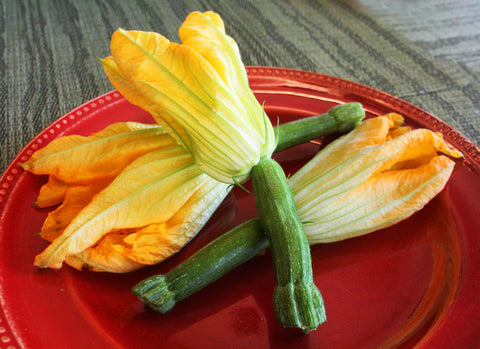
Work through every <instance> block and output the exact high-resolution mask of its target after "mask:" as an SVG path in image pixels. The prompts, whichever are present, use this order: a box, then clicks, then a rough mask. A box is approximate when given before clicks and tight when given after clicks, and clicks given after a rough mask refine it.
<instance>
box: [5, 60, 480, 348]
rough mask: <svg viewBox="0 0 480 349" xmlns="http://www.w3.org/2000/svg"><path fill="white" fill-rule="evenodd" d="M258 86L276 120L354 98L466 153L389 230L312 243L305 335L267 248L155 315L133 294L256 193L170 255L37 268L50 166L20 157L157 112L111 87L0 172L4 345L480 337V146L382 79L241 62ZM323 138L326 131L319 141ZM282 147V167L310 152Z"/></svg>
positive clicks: (312, 147) (239, 216) (426, 343)
mask: <svg viewBox="0 0 480 349" xmlns="http://www.w3.org/2000/svg"><path fill="white" fill-rule="evenodd" d="M248 73H249V77H250V82H251V86H252V89H253V91H254V92H255V94H256V96H257V97H258V99H259V100H260V101H261V102H263V101H265V108H266V111H267V113H268V115H269V116H270V117H271V118H272V119H273V120H275V122H276V120H277V119H279V120H280V122H285V121H290V120H294V119H296V118H300V117H305V116H308V115H314V114H319V113H322V112H325V111H327V110H328V109H329V108H330V107H332V106H334V105H336V104H338V103H344V102H360V103H362V104H363V106H364V108H365V110H366V111H367V115H368V116H376V115H381V114H386V113H388V112H392V111H395V112H398V113H400V114H402V115H404V116H405V118H406V121H407V123H409V124H411V125H413V126H415V127H428V128H431V129H433V130H435V131H440V132H442V133H443V134H444V136H445V138H446V139H447V140H448V141H449V142H450V143H451V144H453V145H454V146H456V147H457V148H458V149H459V150H460V151H461V152H463V153H464V154H465V155H466V157H465V161H464V162H463V163H462V164H460V165H458V167H457V168H456V169H455V171H454V173H453V175H452V178H451V179H450V181H449V183H448V185H447V186H446V188H445V190H444V191H443V192H442V193H441V194H440V195H438V196H437V197H436V198H435V199H434V200H432V201H431V202H430V203H429V204H428V205H427V206H426V207H425V208H424V209H423V210H422V211H420V212H418V213H417V214H415V215H414V216H412V217H411V218H409V219H408V220H406V221H404V222H401V223H399V224H397V225H395V226H393V227H391V228H388V229H384V230H381V231H378V232H375V233H372V234H370V235H367V236H364V237H360V238H355V239H351V240H347V241H344V242H339V243H334V244H329V245H317V246H314V247H312V259H313V269H314V278H315V283H316V284H317V285H318V287H319V288H320V290H321V291H322V294H323V297H324V300H325V304H326V311H327V317H328V321H327V322H326V323H325V324H323V325H321V326H320V327H319V329H318V330H317V331H314V332H312V333H310V334H309V335H302V334H300V333H299V332H298V331H296V330H293V329H285V328H282V327H281V326H279V325H278V324H277V322H276V320H275V315H274V312H273V308H272V292H273V288H274V278H273V269H272V264H271V258H270V255H269V252H268V251H267V252H265V254H263V255H261V256H258V257H255V258H254V259H253V260H251V261H249V262H247V263H246V264H244V265H242V266H241V267H239V268H237V269H236V270H234V271H233V272H231V273H230V274H228V275H226V276H225V277H223V278H222V279H220V280H219V281H217V282H216V283H214V284H212V285H210V286H209V287H207V288H205V289H204V290H202V291H201V292H199V293H197V294H196V295H194V296H192V297H191V298H189V299H187V300H185V301H183V302H181V303H179V304H178V305H177V306H176V307H175V308H174V309H173V310H172V311H171V312H170V313H168V314H166V315H161V314H159V313H155V312H153V311H151V310H150V309H145V308H144V306H143V304H142V303H141V302H140V301H139V300H137V298H136V297H135V296H133V295H132V294H131V293H130V288H131V287H132V286H133V285H135V284H136V283H137V282H139V281H140V280H142V279H144V278H146V277H148V276H151V275H153V274H155V273H164V272H166V271H168V270H169V269H171V268H172V267H173V266H175V265H177V264H178V263H180V262H181V261H182V260H184V259H185V258H187V257H188V256H189V255H191V254H192V253H193V252H194V251H196V250H197V249H198V248H200V247H201V246H203V245H204V244H206V243H207V242H208V241H210V240H212V239H213V238H214V237H216V236H218V235H219V234H221V233H223V232H225V231H226V230H228V229H230V228H231V227H233V226H235V225H237V224H238V223H240V222H242V221H244V220H246V219H248V218H251V217H253V216H255V215H256V214H255V209H254V201H253V198H252V197H251V196H249V195H247V194H246V193H245V192H243V191H241V190H234V191H233V193H232V194H231V195H229V196H228V197H227V199H226V200H225V202H224V203H223V204H222V205H221V207H220V208H219V210H218V211H217V212H216V213H215V215H214V216H213V217H212V219H211V220H210V222H209V223H208V225H207V226H206V227H205V229H204V230H203V231H202V232H201V233H200V234H199V235H198V236H197V237H196V238H195V239H194V240H193V241H192V242H191V243H190V244H189V245H187V246H186V247H185V248H184V249H183V250H182V251H181V252H180V253H178V254H177V255H175V256H174V257H172V258H171V259H169V260H168V261H166V262H164V263H162V264H160V265H157V266H153V267H148V268H145V269H142V270H140V271H137V272H134V273H130V274H126V275H110V274H103V273H91V272H78V271H75V270H73V269H71V268H69V267H64V268H62V269H61V270H58V271H56V270H39V269H37V268H35V267H34V266H33V258H34V256H35V255H36V254H38V253H39V252H40V251H41V250H42V249H43V248H44V247H45V246H46V242H45V241H43V240H42V239H41V238H40V237H38V236H36V235H35V234H37V233H38V232H39V230H40V227H41V224H42V221H43V219H44V218H45V216H46V214H47V210H41V209H36V208H34V207H33V206H32V202H34V201H35V199H36V196H37V194H38V190H39V188H40V186H41V185H42V184H43V183H45V181H46V178H44V177H36V176H33V175H30V174H27V173H24V172H23V171H22V170H21V169H20V168H19V167H18V164H19V163H21V162H23V161H25V160H26V159H28V157H29V156H30V155H31V154H32V153H33V152H34V151H35V150H37V149H39V148H40V147H42V146H44V145H45V144H46V143H48V142H50V141H51V140H52V139H54V138H57V137H60V136H64V135H68V134H82V135H88V134H90V133H91V132H95V131H99V130H100V129H102V128H104V127H105V126H107V125H108V124H110V123H113V122H116V121H127V120H133V121H140V122H152V119H151V117H150V116H149V115H148V114H147V113H145V112H144V111H142V110H140V109H139V108H137V107H134V106H132V105H130V104H129V103H128V102H126V100H125V99H124V98H123V97H122V96H121V95H119V94H118V93H117V92H115V91H112V92H111V93H108V94H106V95H103V96H100V97H98V98H96V99H94V100H92V101H90V102H88V103H86V104H84V105H82V106H80V107H78V108H76V109H75V110H73V111H71V112H70V113H68V114H67V115H65V116H63V117H62V118H60V119H59V120H57V121H56V122H54V123H53V124H52V125H50V126H49V127H48V128H47V129H45V130H44V131H43V132H41V133H40V134H39V135H38V136H37V137H36V138H34V139H33V140H32V141H31V142H30V143H29V144H28V145H27V146H26V147H25V148H24V149H23V150H22V151H21V152H20V153H19V154H18V156H17V157H16V158H15V159H14V160H13V161H12V163H11V165H10V166H9V167H8V168H7V170H6V171H5V172H4V174H3V176H2V177H1V179H0V302H1V309H0V347H2V348H3V347H11V348H20V347H25V348H320V347H321V348H336V349H339V348H356V349H358V348H382V347H384V348H389V347H406V348H410V347H414V346H416V347H420V348H478V347H480V339H479V337H480V336H479V335H478V333H480V306H479V296H480V268H479V266H480V238H479V234H480V219H479V217H480V152H479V149H478V148H477V147H476V146H475V145H474V144H472V143H471V142H470V141H468V140H467V139H465V138H464V137H463V136H462V135H461V134H459V133H458V132H457V131H455V130H454V129H453V128H451V127H450V126H449V125H447V124H445V123H443V122H442V121H440V120H438V119H437V118H435V117H434V116H432V115H430V114H428V113H427V112H425V111H423V110H421V109H419V108H417V107H415V106H413V105H411V104H409V103H407V102H405V101H403V100H401V99H398V98H395V97H393V96H391V95H388V94H386V93H383V92H381V91H378V90H375V89H372V88H369V87H366V86H363V85H360V84H356V83H353V82H349V81H345V80H342V79H338V78H334V77H330V76H326V75H321V74H316V73H309V72H304V71H296V70H288V69H281V68H278V69H277V68H262V67H249V68H248ZM326 141H327V140H323V143H325V142H326ZM318 148H319V146H318V145H317V144H306V145H303V146H299V147H296V148H293V149H291V150H287V151H284V152H282V153H279V154H277V156H276V158H277V160H278V161H279V162H280V163H281V164H282V166H283V167H284V169H285V171H286V172H287V173H291V172H293V171H295V170H296V169H297V168H298V167H299V166H301V165H302V164H303V163H304V162H305V161H307V160H308V159H309V158H310V157H311V156H312V155H313V154H314V153H315V152H316V151H317V150H318Z"/></svg>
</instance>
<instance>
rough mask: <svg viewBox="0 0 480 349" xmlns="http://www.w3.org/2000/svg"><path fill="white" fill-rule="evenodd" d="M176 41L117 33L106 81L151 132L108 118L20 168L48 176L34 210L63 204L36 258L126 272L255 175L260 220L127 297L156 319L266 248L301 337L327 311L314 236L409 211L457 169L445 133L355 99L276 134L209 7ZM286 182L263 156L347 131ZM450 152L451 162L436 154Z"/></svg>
mask: <svg viewBox="0 0 480 349" xmlns="http://www.w3.org/2000/svg"><path fill="white" fill-rule="evenodd" d="M179 35H180V38H181V40H182V44H176V43H173V42H170V41H169V40H168V39H166V38H165V37H163V36H161V35H159V34H156V33H148V32H139V31H124V30H121V29H119V30H117V31H116V32H115V33H114V34H113V36H112V41H111V52H112V56H110V57H107V58H105V59H103V60H102V64H103V67H104V70H105V73H106V74H107V76H108V78H109V79H110V81H111V82H112V84H113V85H114V86H115V88H116V89H117V90H118V91H119V92H120V93H122V94H123V95H124V96H125V97H126V98H127V99H128V100H129V101H130V102H131V103H133V104H136V105H138V106H140V107H141V108H143V109H144V110H146V111H148V112H150V113H151V115H152V116H153V117H154V119H155V120H156V121H157V122H158V125H144V124H139V123H134V122H127V123H118V124H113V125H111V126H109V127H107V128H105V129H104V130H102V131H100V132H98V133H96V134H93V135H91V136H89V137H81V136H68V137H62V138H60V139H57V140H55V141H53V142H52V143H50V144H49V145H47V146H46V147H45V148H43V149H41V150H39V151H38V152H36V153H35V154H33V155H32V157H31V159H30V160H29V161H28V162H26V163H25V164H23V168H24V169H25V170H27V171H30V172H32V173H34V174H39V175H48V176H49V181H48V182H47V184H46V185H44V186H43V187H42V188H41V190H40V194H39V197H38V200H37V205H38V206H39V207H50V206H54V205H60V206H59V207H58V208H57V209H56V210H54V211H52V212H51V213H50V214H49V215H48V217H47V219H46V220H45V223H44V225H43V227H42V231H41V236H42V238H44V239H46V240H48V241H49V242H50V245H49V246H48V247H47V248H46V249H45V250H44V251H43V252H42V253H40V254H39V255H38V256H37V257H36V258H35V262H34V263H35V265H37V266H38V267H42V268H44V267H50V268H60V267H61V266H62V265H63V263H64V262H65V263H67V264H69V265H71V266H73V267H75V268H77V269H84V268H86V269H89V270H92V271H108V272H128V271H133V270H135V269H138V268H140V267H142V266H145V265H151V264H156V263H159V262H161V261H162V260H164V259H165V258H168V257H169V256H171V255H172V254H174V253H176V252H178V251H179V250H180V249H181V248H182V247H183V246H184V245H185V244H186V243H188V241H189V240H190V239H192V238H193V237H194V236H195V235H196V234H197V233H198V232H199V231H200V230H201V228H202V227H203V226H204V225H205V223H206V222H207V221H208V219H209V218H210V216H211V215H212V214H213V212H214V211H215V210H216V208H217V207H218V206H219V204H220V203H221V202H222V201H223V199H224V198H225V197H226V195H227V194H228V193H229V191H230V190H231V187H232V185H239V186H241V185H242V183H244V182H245V181H247V180H248V179H250V178H252V184H253V191H254V193H253V194H254V195H255V202H256V206H257V211H258V216H259V217H258V219H255V220H252V221H249V222H246V223H244V224H242V225H241V226H239V227H237V228H235V229H234V230H232V231H231V232H228V233H227V234H225V235H223V236H221V237H220V238H218V239H217V240H215V241H213V242H212V243H211V244H209V245H207V246H206V247H204V248H203V249H202V250H200V251H198V252H197V254H195V255H194V256H192V257H191V258H190V259H189V260H187V261H185V262H184V263H182V264H180V265H179V266H177V267H176V268H174V269H173V270H172V271H170V272H169V273H167V274H166V275H157V276H153V277H151V278H149V279H146V280H144V281H143V282H141V283H140V284H138V285H136V286H135V287H134V288H133V292H134V293H135V294H136V295H137V296H138V297H139V298H140V299H142V300H143V301H144V302H145V303H146V304H148V305H149V306H151V307H152V308H154V309H155V310H158V311H160V312H167V311H169V310H170V309H171V308H173V307H174V305H175V303H176V302H177V301H180V300H182V299H185V298H186V297H188V296H190V295H191V294H193V293H194V292H196V291H198V290H199V289H201V288H203V287H204V286H206V285H208V284H209V283H211V282H213V281H214V280H216V279H217V278H219V277H220V276H222V275H223V274H225V273H226V272H228V271H229V270H231V269H232V268H234V267H235V266H237V265H239V264H241V263H243V262H245V261H246V260H248V259H250V258H251V257H253V256H254V255H255V254H257V253H258V252H260V251H262V250H264V249H265V248H267V247H268V246H270V248H271V249H272V256H273V262H274V267H275V268H274V269H275V279H276V283H277V286H276V288H275V291H274V295H273V297H274V308H275V313H276V315H277V319H278V321H279V323H280V324H282V325H283V326H288V327H297V328H300V329H301V330H303V331H304V332H309V331H311V330H314V329H316V328H317V327H318V325H319V324H321V323H322V322H324V321H325V320H326V316H325V309H324V305H323V300H322V296H321V294H320V291H319V290H318V289H317V287H316V286H315V284H314V282H313V274H312V266H311V258H310V248H309V243H310V244H313V243H325V242H332V241H338V240H342V239H346V238H350V237H354V236H358V235H362V234H366V233H369V232H372V231H375V230H378V229H381V228H383V227H386V226H389V225H392V224H395V223H396V222H398V221H400V220H402V219H405V218H407V217H409V216H410V215H411V214H412V213H414V212H415V211H418V210H419V209H421V208H422V207H423V206H424V205H425V204H426V203H427V202H428V201H429V200H430V199H431V198H433V197H434V196H435V195H436V194H437V193H438V192H440V191H441V190H442V188H443V187H444V186H445V184H446V182H447V180H448V178H449V177H450V174H451V172H452V170H453V165H454V162H453V161H452V160H451V159H450V158H449V157H460V156H461V154H460V153H458V152H457V151H455V150H454V149H450V148H449V147H448V146H447V145H446V143H445V142H444V141H443V140H442V138H441V135H438V134H435V133H433V132H431V131H429V130H425V129H419V130H410V129H409V128H407V127H402V126H401V125H402V124H403V118H402V117H401V116H400V115H398V114H393V113H392V114H388V115H386V116H382V117H377V118H372V119H368V120H366V121H363V122H361V123H360V120H362V119H363V118H364V116H365V113H364V111H363V109H362V107H361V105H360V104H358V103H349V104H345V105H339V106H337V107H334V108H332V109H331V110H330V111H329V112H328V113H326V114H323V115H319V116H316V117H311V118H305V119H302V120H299V121H297V122H293V123H290V124H284V125H280V126H277V127H273V126H272V124H271V122H270V120H269V118H268V117H267V116H266V113H265V111H264V110H263V107H262V105H261V104H260V103H259V102H258V101H257V99H256V98H255V96H254V95H253V93H252V91H251V90H250V88H249V85H248V79H247V75H246V71H245V68H244V65H243V63H242V61H241V57H240V53H239V49H238V47H237V45H236V43H235V41H234V40H233V39H232V38H231V37H229V36H227V35H226V34H225V28H224V24H223V21H222V19H221V18H220V16H218V15H217V14H215V13H213V12H205V13H199V12H194V13H191V14H190V15H189V16H188V17H187V18H186V20H185V22H184V23H183V24H182V26H181V28H180V30H179ZM352 128H353V131H351V132H349V133H348V134H346V135H345V136H342V137H341V138H339V139H338V140H336V141H334V142H333V143H331V144H330V145H329V146H327V147H326V148H325V149H324V150H322V151H321V152H319V153H318V155H316V156H315V157H314V158H313V159H312V160H311V161H310V162H309V163H308V164H306V165H305V166H304V167H303V168H302V169H301V170H300V171H298V173H296V174H295V175H294V176H292V177H291V178H289V179H288V180H287V179H286V177H285V174H284V172H283V170H282V168H281V167H280V165H279V164H278V163H277V162H276V161H275V160H273V159H272V158H271V155H272V153H273V152H274V150H275V149H277V151H280V150H283V149H286V148H288V147H291V146H294V145H296V144H301V143H304V142H306V141H308V140H311V139H314V138H317V137H319V136H321V135H324V134H328V133H332V132H342V133H344V132H347V131H350V130H351V129H352ZM443 154H446V155H448V156H446V155H443Z"/></svg>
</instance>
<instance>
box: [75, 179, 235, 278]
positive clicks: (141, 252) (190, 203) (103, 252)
mask: <svg viewBox="0 0 480 349" xmlns="http://www.w3.org/2000/svg"><path fill="white" fill-rule="evenodd" d="M228 192H229V189H228V187H227V186H226V185H225V184H222V183H219V182H217V181H215V180H213V179H209V180H207V181H205V183H204V184H203V185H201V186H200V187H199V188H198V190H197V191H196V192H195V193H194V194H193V195H192V196H191V197H190V198H189V199H188V200H187V201H186V202H185V204H184V205H183V206H182V207H181V208H180V209H179V210H178V211H177V212H176V213H175V215H174V216H173V217H172V218H171V219H169V220H168V221H166V222H163V223H153V224H150V225H147V226H145V227H141V228H139V229H127V230H121V231H116V232H111V233H109V234H107V235H105V236H104V238H102V239H101V240H100V241H99V242H98V243H97V244H95V245H94V246H92V247H89V248H87V249H86V250H84V251H82V252H80V253H78V254H76V255H75V256H72V258H68V259H67V260H66V262H67V263H68V264H70V265H72V266H73V267H75V268H77V269H82V268H87V269H89V270H93V271H106V272H114V273H124V272H130V271H133V270H136V269H138V268H140V267H143V266H145V265H153V264H157V263H160V262H162V261H163V260H165V259H166V258H168V257H170V256H172V255H173V254H175V253H177V252H178V251H179V250H180V249H181V248H182V247H183V246H185V245H186V243H187V242H188V241H189V240H190V239H192V238H193V237H194V236H195V235H196V234H197V233H198V232H199V231H200V230H201V229H202V228H203V226H204V225H205V224H206V222H207V221H208V219H209V218H210V216H211V214H212V213H213V212H214V211H215V209H216V208H217V206H218V205H219V204H220V203H221V202H222V201H223V199H224V198H225V196H226V195H227V194H228Z"/></svg>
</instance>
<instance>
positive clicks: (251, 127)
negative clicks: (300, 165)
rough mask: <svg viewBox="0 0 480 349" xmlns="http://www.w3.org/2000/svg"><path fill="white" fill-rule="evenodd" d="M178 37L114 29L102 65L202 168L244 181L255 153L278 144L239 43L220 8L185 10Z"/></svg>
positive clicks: (262, 153)
mask: <svg viewBox="0 0 480 349" xmlns="http://www.w3.org/2000/svg"><path fill="white" fill-rule="evenodd" d="M179 36H180V39H181V40H182V44H177V43H174V42H171V41H169V40H168V39H166V38H165V37H163V36H162V35H160V34H157V33H153V32H141V31H125V30H122V29H118V30H117V31H116V32H115V33H114V34H113V36H112V40H111V46H110V49H111V53H112V55H111V56H110V57H108V58H106V59H104V60H103V64H104V70H105V72H106V74H107V76H108V77H109V79H110V81H111V82H112V84H113V85H114V86H115V88H116V89H117V90H118V91H119V92H120V93H122V94H123V95H124V96H125V97H126V98H127V99H128V100H129V101H130V102H131V103H133V104H136V105H138V106H140V107H141V108H143V109H145V110H147V111H148V112H150V113H151V114H152V116H153V117H154V118H155V119H156V121H157V122H158V123H159V124H160V125H162V126H163V127H164V128H165V129H166V130H167V131H168V132H169V133H170V134H171V135H172V136H173V137H174V138H175V139H176V140H177V141H178V142H179V143H180V144H181V145H183V146H184V147H185V148H186V149H187V150H188V151H189V152H190V153H191V154H192V156H193V157H194V159H195V162H196V163H197V164H198V166H199V167H200V168H201V170H202V171H203V172H205V173H207V174H208V175H210V176H211V177H213V178H215V179H217V180H219V181H221V182H224V183H229V184H236V183H242V182H244V181H245V180H247V179H248V178H249V176H250V173H251V169H252V167H253V166H255V165H256V164H257V163H258V161H259V159H260V157H262V156H268V157H269V156H270V155H271V154H272V152H273V151H274V149H275V135H274V132H273V127H272V125H271V122H270V120H269V119H268V117H267V116H266V114H265V111H264V110H263V107H262V106H261V105H260V103H259V102H258V100H257V99H256V97H255V96H254V94H253V92H252V91H251V90H250V87H249V84H248V77H247V74H246V70H245V67H244V65H243V63H242V60H241V57H240V52H239V49H238V46H237V44H236V43H235V41H234V40H233V39H232V38H231V37H229V36H228V35H226V34H225V28H224V24H223V21H222V19H221V18H220V16H219V15H218V14H216V13H214V12H205V13H200V12H193V13H191V14H189V15H188V16H187V18H186V20H185V21H184V23H183V24H182V26H181V27H180V29H179ZM119 78H120V79H119ZM125 81H126V82H127V83H124V82H125Z"/></svg>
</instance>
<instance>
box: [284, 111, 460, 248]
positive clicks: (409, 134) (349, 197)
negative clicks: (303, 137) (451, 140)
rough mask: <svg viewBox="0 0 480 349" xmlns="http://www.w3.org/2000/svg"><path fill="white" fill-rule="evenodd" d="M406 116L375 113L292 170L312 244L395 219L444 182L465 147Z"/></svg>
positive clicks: (420, 204)
mask: <svg viewBox="0 0 480 349" xmlns="http://www.w3.org/2000/svg"><path fill="white" fill-rule="evenodd" d="M402 124H403V117H402V116H401V115H399V114H395V113H391V114H387V115H385V116H379V117H376V118H371V119H367V120H365V121H363V122H362V123H361V124H360V125H359V126H357V127H356V128H355V129H354V130H353V131H351V132H350V133H348V134H346V135H344V136H342V137H340V138H339V139H337V140H336V141H334V142H332V143H331V144H329V145H328V146H327V147H326V148H325V149H323V150H322V151H320V152H319V153H318V154H317V155H316V156H315V157H314V158H313V159H312V160H310V161H309V162H308V164H306V165H305V166H304V167H303V168H302V169H300V170H299V171H298V172H297V173H295V174H294V175H293V176H292V177H290V179H289V184H290V186H291V188H292V192H293V194H294V196H295V206H296V208H297V212H298V214H299V216H300V219H301V220H302V222H304V223H303V227H304V230H305V234H306V235H307V239H308V240H309V243H310V244H316V243H325V242H334V241H339V240H344V239H348V238H351V237H355V236H359V235H364V234H367V233H369V232H372V231H375V230H378V229H381V228H385V227H388V226H390V225H393V224H395V223H397V222H399V221H401V220H403V219H405V218H407V217H409V216H410V215H412V214H413V213H414V212H416V211H418V210H420V209H421V208H423V206H424V205H425V204H426V203H427V202H429V201H430V200H431V199H432V198H433V197H434V196H435V195H437V194H438V193H439V192H440V191H441V190H442V189H443V187H444V186H445V184H446V183H447V181H448V179H449V178H450V174H451V173H452V171H453V168H454V165H455V162H454V161H453V160H452V159H451V158H450V157H454V158H458V157H461V156H462V154H460V153H459V152H458V151H456V150H455V149H451V148H450V147H449V146H448V145H447V143H445V141H444V140H443V139H442V136H441V134H439V133H434V132H432V131H430V130H427V129H414V130H411V129H410V128H408V127H406V126H401V125H402ZM446 155H449V156H446Z"/></svg>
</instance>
